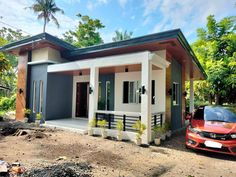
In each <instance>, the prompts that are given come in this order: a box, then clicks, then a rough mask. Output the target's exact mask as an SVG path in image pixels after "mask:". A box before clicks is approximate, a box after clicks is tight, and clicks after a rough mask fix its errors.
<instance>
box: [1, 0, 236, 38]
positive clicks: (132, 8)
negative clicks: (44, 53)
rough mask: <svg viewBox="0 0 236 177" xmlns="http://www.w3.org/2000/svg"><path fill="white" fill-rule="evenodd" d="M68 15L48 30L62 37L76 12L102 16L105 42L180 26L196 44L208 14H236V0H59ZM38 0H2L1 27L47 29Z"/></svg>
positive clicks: (59, 16)
mask: <svg viewBox="0 0 236 177" xmlns="http://www.w3.org/2000/svg"><path fill="white" fill-rule="evenodd" d="M55 2H56V4H57V6H58V7H60V8H61V9H63V10H64V12H65V13H64V14H59V13H58V14H56V17H57V19H58V21H59V23H60V28H57V27H56V25H55V24H54V23H52V22H51V23H49V24H48V25H47V27H46V32H48V33H50V34H52V35H56V36H58V37H62V34H63V33H65V32H66V31H68V30H74V29H75V28H76V25H77V24H78V20H79V19H78V17H77V16H76V14H78V13H81V14H82V15H88V16H90V17H91V18H97V19H99V20H100V21H101V22H102V23H103V24H104V25H105V28H104V29H102V30H100V33H101V36H102V38H103V40H104V42H105V43H107V42H111V41H112V37H113V36H114V31H115V30H119V31H124V30H127V31H132V32H133V37H138V36H143V35H147V34H152V33H157V32H162V31H166V30H171V29H176V28H180V29H181V30H182V32H183V33H184V35H185V37H186V38H187V40H188V41H189V43H192V42H194V41H195V40H196V37H197V36H196V29H197V28H200V27H205V25H206V17H207V16H208V15H215V17H216V20H220V19H221V18H223V17H226V16H231V15H236V6H235V3H236V0H55ZM33 3H34V0H0V28H1V27H3V26H5V27H9V26H7V25H6V24H8V25H11V26H13V27H15V28H17V29H21V30H22V31H24V33H25V34H30V35H36V34H38V33H41V32H42V30H43V21H42V20H38V19H37V15H36V14H34V13H33V12H32V11H31V10H30V9H28V8H26V7H29V6H31V5H32V4H33Z"/></svg>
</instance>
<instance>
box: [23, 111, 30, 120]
mask: <svg viewBox="0 0 236 177" xmlns="http://www.w3.org/2000/svg"><path fill="white" fill-rule="evenodd" d="M23 111H24V122H25V123H28V121H29V116H30V114H31V110H30V109H27V108H24V109H23Z"/></svg>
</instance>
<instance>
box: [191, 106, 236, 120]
mask: <svg viewBox="0 0 236 177" xmlns="http://www.w3.org/2000/svg"><path fill="white" fill-rule="evenodd" d="M193 118H194V119H197V120H205V121H219V122H232V123H236V112H235V110H233V109H232V108H228V107H218V106H216V107H213V106H205V107H199V108H198V109H197V111H196V112H195V114H194V117H193Z"/></svg>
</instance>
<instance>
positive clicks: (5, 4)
mask: <svg viewBox="0 0 236 177" xmlns="http://www.w3.org/2000/svg"><path fill="white" fill-rule="evenodd" d="M33 2H34V1H32V0H17V1H1V2H0V12H1V16H2V17H3V18H2V19H1V21H3V22H5V23H7V24H9V25H11V26H14V27H16V28H18V29H21V30H23V31H26V32H28V33H30V34H31V35H35V34H38V33H42V31H43V30H42V29H43V23H42V20H38V19H37V14H34V13H33V12H32V11H31V10H30V9H25V8H26V7H29V6H31V5H32V4H33ZM9 9H11V10H10V11H9ZM55 16H56V18H57V19H58V21H59V23H60V28H59V29H58V28H57V27H56V25H55V24H54V23H53V22H49V23H48V24H47V27H46V32H48V33H51V34H53V35H56V36H60V37H61V36H62V33H64V32H66V31H67V30H69V29H73V28H75V26H76V24H77V22H78V21H77V20H75V19H72V18H70V17H68V16H66V15H63V14H59V13H58V14H56V15H55ZM3 26H5V27H7V26H6V25H5V24H2V23H0V28H1V27H3Z"/></svg>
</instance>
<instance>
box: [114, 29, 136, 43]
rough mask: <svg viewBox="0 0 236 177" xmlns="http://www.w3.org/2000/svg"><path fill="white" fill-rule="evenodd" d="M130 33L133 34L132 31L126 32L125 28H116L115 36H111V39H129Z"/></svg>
mask: <svg viewBox="0 0 236 177" xmlns="http://www.w3.org/2000/svg"><path fill="white" fill-rule="evenodd" d="M132 35H133V32H127V30H125V31H124V32H122V31H118V30H116V31H115V36H114V37H113V38H112V41H113V42H116V41H123V40H127V39H130V38H131V37H132Z"/></svg>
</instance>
